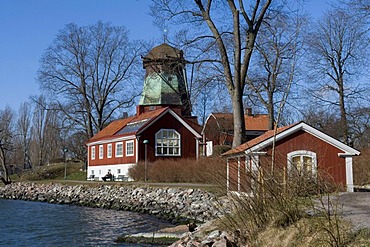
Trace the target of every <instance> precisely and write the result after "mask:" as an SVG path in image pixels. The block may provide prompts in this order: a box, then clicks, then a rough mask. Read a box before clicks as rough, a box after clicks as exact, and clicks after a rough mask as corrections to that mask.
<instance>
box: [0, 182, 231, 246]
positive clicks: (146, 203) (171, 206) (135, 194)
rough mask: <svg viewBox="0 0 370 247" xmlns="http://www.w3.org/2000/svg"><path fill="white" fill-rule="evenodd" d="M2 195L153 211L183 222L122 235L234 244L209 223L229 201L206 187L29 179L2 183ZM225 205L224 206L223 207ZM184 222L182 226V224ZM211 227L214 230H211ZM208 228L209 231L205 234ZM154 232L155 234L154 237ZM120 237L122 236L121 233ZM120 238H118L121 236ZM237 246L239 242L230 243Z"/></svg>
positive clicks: (179, 243) (184, 242)
mask: <svg viewBox="0 0 370 247" xmlns="http://www.w3.org/2000/svg"><path fill="white" fill-rule="evenodd" d="M0 198H3V199H14V200H28V201H40V202H48V203H55V204H69V205H78V206H85V207H94V208H105V209H114V210H126V211H134V212H139V213H145V214H150V215H154V216H156V217H158V218H161V219H166V220H168V221H170V222H172V223H173V224H177V225H180V226H178V227H179V228H181V231H178V232H173V230H176V229H179V228H178V227H174V228H173V229H170V230H167V229H164V231H158V232H155V233H142V234H138V236H121V238H127V237H130V238H132V237H134V241H135V237H136V238H137V239H141V238H146V236H147V235H148V234H149V235H148V236H151V237H150V238H148V239H152V238H153V237H154V236H156V237H160V238H163V237H164V238H172V239H173V241H176V239H178V241H176V242H174V243H173V244H172V245H171V246H174V247H177V246H188V244H190V245H192V246H202V245H204V244H206V245H207V246H230V243H233V244H235V240H234V241H231V239H233V238H234V237H233V236H232V235H228V234H227V233H226V232H220V231H218V230H215V228H214V227H210V226H211V225H212V222H213V221H214V220H215V219H217V218H220V217H222V216H223V213H222V212H223V211H224V210H225V209H226V208H228V207H227V205H228V201H227V199H224V200H223V201H222V202H220V201H218V200H216V197H215V196H214V195H213V194H211V193H208V192H206V191H202V190H199V189H189V188H174V187H149V186H135V185H126V186H122V185H106V184H99V185H96V186H87V185H74V186H71V185H63V184H59V183H50V184H39V183H30V182H15V183H12V184H9V185H6V186H4V187H0ZM220 205H222V210H220ZM188 222H197V224H198V225H201V226H200V227H199V228H198V230H197V231H195V232H189V231H187V230H186V226H185V225H184V224H185V223H188ZM181 224H182V226H181ZM205 228H206V230H202V229H205ZM210 229H212V232H211V233H209V232H208V231H209V230H210ZM205 232H208V234H205ZM152 236H153V237H152ZM119 238H120V237H119ZM119 238H118V239H119ZM231 246H237V245H231Z"/></svg>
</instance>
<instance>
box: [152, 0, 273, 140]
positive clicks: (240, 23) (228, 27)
mask: <svg viewBox="0 0 370 247" xmlns="http://www.w3.org/2000/svg"><path fill="white" fill-rule="evenodd" d="M246 2H247V1H242V0H240V1H234V0H228V1H212V0H207V1H205V0H204V1H201V0H194V1H186V2H184V1H182V0H175V1H170V0H153V6H152V14H153V15H154V16H155V17H157V21H158V20H162V21H167V22H172V23H173V24H175V25H176V28H179V27H180V26H181V25H185V28H184V29H182V30H181V31H180V33H181V36H182V37H184V43H183V44H184V45H186V46H187V47H192V48H194V49H195V50H196V51H197V52H196V54H197V55H196V56H195V58H194V61H192V62H199V61H201V62H205V61H207V62H209V63H211V64H212V66H213V68H214V70H215V71H216V73H218V74H219V75H222V77H223V79H224V82H225V85H226V87H227V90H228V93H229V95H230V97H231V99H232V105H233V113H234V140H233V147H235V146H238V145H240V144H241V143H242V142H243V141H244V139H245V127H244V126H245V123H244V109H243V92H244V87H245V85H246V77H247V73H248V68H249V65H250V60H251V57H252V53H253V50H254V45H255V41H256V38H257V34H258V32H259V30H260V27H261V25H262V22H263V21H264V20H265V18H266V16H267V11H268V10H269V8H270V5H271V2H272V1H271V0H265V1H253V2H251V3H246ZM186 29H190V31H186ZM177 36H179V35H177ZM210 53H211V54H212V55H216V56H209V54H210Z"/></svg>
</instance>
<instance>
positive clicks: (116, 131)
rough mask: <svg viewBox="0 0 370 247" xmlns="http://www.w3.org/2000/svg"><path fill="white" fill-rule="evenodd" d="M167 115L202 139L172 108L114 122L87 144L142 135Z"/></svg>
mask: <svg viewBox="0 0 370 247" xmlns="http://www.w3.org/2000/svg"><path fill="white" fill-rule="evenodd" d="M166 113H169V114H171V115H173V116H174V117H175V118H176V119H177V120H178V121H179V122H180V123H181V124H182V125H184V126H185V127H186V128H187V129H189V131H190V132H192V133H193V134H194V135H195V136H196V137H197V138H201V135H200V134H199V133H198V132H197V130H195V129H194V128H193V127H192V126H190V124H188V122H187V121H185V120H184V119H183V118H182V117H180V116H179V115H177V114H176V113H175V112H174V111H173V110H171V108H169V107H166V108H161V109H157V110H154V111H148V112H144V113H142V114H140V115H138V116H133V117H128V118H124V119H119V120H116V121H113V122H112V123H110V124H109V125H108V126H107V127H105V128H104V129H102V130H101V131H99V132H98V133H97V134H96V135H94V136H93V137H92V138H91V139H90V140H88V141H87V144H90V143H93V142H99V141H103V140H107V139H111V138H119V137H124V136H132V135H136V134H140V133H142V132H143V131H144V130H145V129H147V128H148V127H149V126H151V125H152V124H153V123H154V122H156V121H157V120H158V119H159V118H160V117H161V116H163V115H164V114H166Z"/></svg>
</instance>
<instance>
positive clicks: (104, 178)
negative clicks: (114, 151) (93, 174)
mask: <svg viewBox="0 0 370 247" xmlns="http://www.w3.org/2000/svg"><path fill="white" fill-rule="evenodd" d="M102 179H103V181H104V182H105V181H107V179H109V180H110V181H112V180H113V175H112V173H110V171H108V173H107V175H105V176H104V177H102Z"/></svg>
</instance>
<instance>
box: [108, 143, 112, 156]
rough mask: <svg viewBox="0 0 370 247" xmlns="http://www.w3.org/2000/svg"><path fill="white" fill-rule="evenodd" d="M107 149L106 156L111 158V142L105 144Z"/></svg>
mask: <svg viewBox="0 0 370 247" xmlns="http://www.w3.org/2000/svg"><path fill="white" fill-rule="evenodd" d="M107 148H108V150H107V157H108V158H112V144H111V143H109V144H108V146H107Z"/></svg>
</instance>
